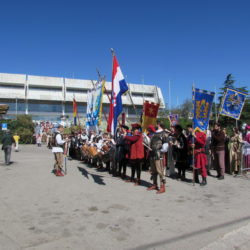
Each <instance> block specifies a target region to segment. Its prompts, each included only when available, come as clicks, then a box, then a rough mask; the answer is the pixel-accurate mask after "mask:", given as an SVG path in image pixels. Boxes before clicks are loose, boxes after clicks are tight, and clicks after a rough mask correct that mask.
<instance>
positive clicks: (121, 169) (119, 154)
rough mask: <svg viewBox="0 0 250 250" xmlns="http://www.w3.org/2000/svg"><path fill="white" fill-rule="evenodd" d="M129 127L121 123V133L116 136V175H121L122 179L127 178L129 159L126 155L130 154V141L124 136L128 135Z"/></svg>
mask: <svg viewBox="0 0 250 250" xmlns="http://www.w3.org/2000/svg"><path fill="white" fill-rule="evenodd" d="M128 130H129V127H128V126H126V125H121V127H120V132H119V135H117V138H116V148H115V164H116V168H115V169H116V172H115V173H114V174H115V175H116V176H121V178H122V179H125V178H126V169H127V164H128V159H127V158H126V155H127V154H128V143H126V140H125V138H124V136H126V135H127V131H128Z"/></svg>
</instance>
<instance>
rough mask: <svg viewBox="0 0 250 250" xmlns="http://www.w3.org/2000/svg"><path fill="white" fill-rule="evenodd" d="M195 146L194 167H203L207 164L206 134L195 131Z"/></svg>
mask: <svg viewBox="0 0 250 250" xmlns="http://www.w3.org/2000/svg"><path fill="white" fill-rule="evenodd" d="M195 135H196V139H195V146H194V157H195V167H196V168H201V167H205V166H206V164H207V156H206V154H205V145H206V134H205V133H203V132H196V133H195Z"/></svg>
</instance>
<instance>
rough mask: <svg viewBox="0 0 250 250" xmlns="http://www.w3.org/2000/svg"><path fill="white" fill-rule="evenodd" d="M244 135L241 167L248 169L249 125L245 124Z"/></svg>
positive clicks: (249, 152)
mask: <svg viewBox="0 0 250 250" xmlns="http://www.w3.org/2000/svg"><path fill="white" fill-rule="evenodd" d="M245 129H246V135H245V137H244V147H243V152H242V154H243V169H247V170H248V171H249V169H250V125H246V128H245ZM244 172H245V171H244Z"/></svg>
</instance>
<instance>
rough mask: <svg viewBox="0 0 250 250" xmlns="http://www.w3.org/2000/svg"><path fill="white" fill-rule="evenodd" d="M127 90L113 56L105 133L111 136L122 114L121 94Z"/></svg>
mask: <svg viewBox="0 0 250 250" xmlns="http://www.w3.org/2000/svg"><path fill="white" fill-rule="evenodd" d="M127 90H128V85H127V83H126V81H125V79H124V77H123V74H122V71H121V69H120V66H119V64H118V61H117V59H116V56H115V55H114V56H113V69H112V94H111V103H110V107H109V120H108V127H107V131H108V132H111V134H112V135H114V134H115V131H116V127H117V120H118V116H119V115H120V114H121V112H122V94H124V93H125V92H126V91H127Z"/></svg>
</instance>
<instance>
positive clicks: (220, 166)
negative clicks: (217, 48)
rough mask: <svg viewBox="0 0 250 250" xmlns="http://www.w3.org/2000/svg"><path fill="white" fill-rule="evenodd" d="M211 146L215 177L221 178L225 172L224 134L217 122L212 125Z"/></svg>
mask: <svg viewBox="0 0 250 250" xmlns="http://www.w3.org/2000/svg"><path fill="white" fill-rule="evenodd" d="M211 147H212V152H213V159H214V165H215V168H216V170H217V178H218V179H219V180H223V179H224V173H225V134H224V132H223V130H222V129H221V126H220V124H219V123H216V124H215V125H214V129H213V131H212V143H211Z"/></svg>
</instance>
